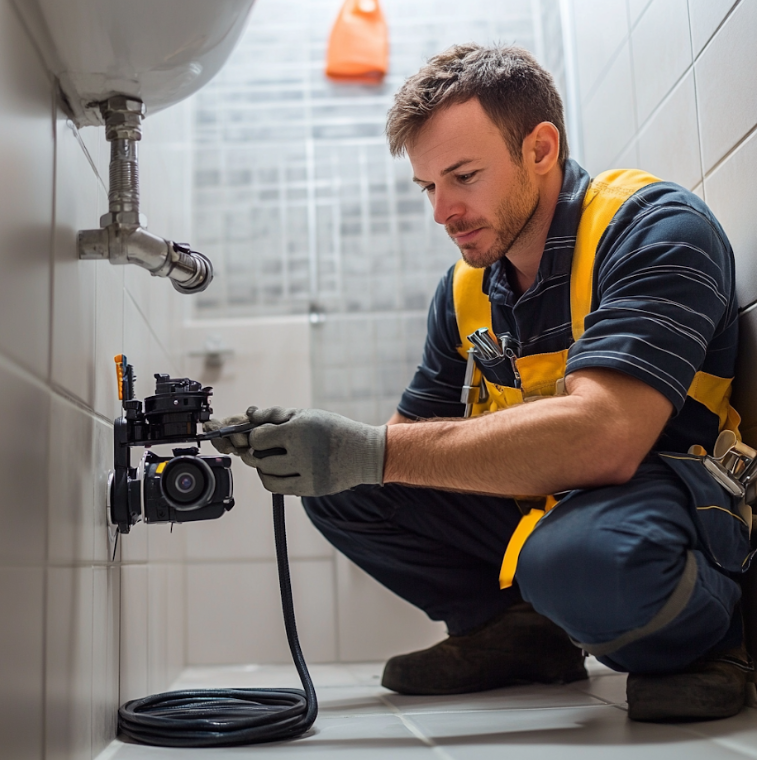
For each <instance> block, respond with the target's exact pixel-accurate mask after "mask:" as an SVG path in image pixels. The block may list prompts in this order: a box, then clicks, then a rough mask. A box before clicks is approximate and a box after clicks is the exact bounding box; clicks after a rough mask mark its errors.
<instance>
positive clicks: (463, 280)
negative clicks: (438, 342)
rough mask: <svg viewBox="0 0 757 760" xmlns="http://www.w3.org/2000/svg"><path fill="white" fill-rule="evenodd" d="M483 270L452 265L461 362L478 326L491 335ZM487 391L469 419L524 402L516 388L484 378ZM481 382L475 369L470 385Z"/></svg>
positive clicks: (489, 306) (489, 309) (464, 264)
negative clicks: (471, 336)
mask: <svg viewBox="0 0 757 760" xmlns="http://www.w3.org/2000/svg"><path fill="white" fill-rule="evenodd" d="M485 271H486V270H485V269H474V268H473V267H472V266H470V265H469V264H466V263H465V262H464V261H463V260H462V259H460V260H459V261H458V262H457V264H455V271H454V274H453V277H452V301H453V303H454V305H455V316H456V318H457V329H458V332H459V334H460V345H459V346H458V349H457V351H458V353H459V354H460V356H462V357H463V359H467V358H468V349H469V348H471V346H472V345H473V344H472V343H471V342H470V341H469V340H468V336H469V335H470V334H471V333H472V332H475V331H476V330H478V329H479V328H480V327H486V328H487V329H488V330H489V332H490V333H491V334H492V335H494V328H493V327H492V309H491V304H490V303H489V297H488V296H487V295H486V293H484V291H483V286H484V272H485ZM483 379H484V382H485V383H486V388H487V390H488V392H489V398H488V400H487V401H485V402H483V403H480V404H473V409H472V413H471V416H473V417H476V416H478V415H479V414H483V413H484V412H496V411H497V410H498V409H506V408H507V407H508V406H513V404H520V403H521V402H522V401H523V394H522V393H521V391H520V390H519V389H518V388H508V387H507V386H504V385H497V384H495V383H490V382H489V381H488V380H486V378H483ZM481 380H482V376H481V370H480V369H479V368H478V367H476V369H475V371H474V373H473V380H472V382H471V385H479V383H480V382H481Z"/></svg>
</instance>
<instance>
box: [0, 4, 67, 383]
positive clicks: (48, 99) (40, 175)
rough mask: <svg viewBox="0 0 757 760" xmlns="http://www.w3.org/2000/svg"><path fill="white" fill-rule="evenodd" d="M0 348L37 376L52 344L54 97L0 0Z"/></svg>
mask: <svg viewBox="0 0 757 760" xmlns="http://www.w3.org/2000/svg"><path fill="white" fill-rule="evenodd" d="M0 101H1V102H2V104H3V117H2V119H0V166H2V167H3V185H2V188H3V189H2V191H0V229H1V230H2V236H0V266H2V270H3V276H2V277H1V278H0V304H2V313H3V318H2V319H0V352H3V353H5V354H6V355H7V356H10V357H12V358H13V359H14V360H15V361H17V362H19V363H20V364H22V365H24V366H25V367H26V368H28V369H29V370H31V371H32V372H34V373H35V374H36V375H38V376H39V377H42V378H46V377H47V374H48V360H49V347H50V261H51V245H50V242H51V241H50V236H51V229H52V218H53V217H52V215H53V162H54V156H53V149H54V130H53V103H52V93H51V87H50V83H49V79H48V76H47V73H46V71H45V70H44V69H43V67H42V64H41V63H40V60H39V58H38V57H37V53H36V52H35V50H34V48H33V47H32V45H31V42H30V41H29V38H28V37H27V35H26V33H25V31H24V29H23V28H22V27H21V25H20V23H19V21H18V18H17V16H16V12H15V10H14V9H13V8H12V7H11V5H10V3H9V2H7V0H5V1H4V2H2V3H0Z"/></svg>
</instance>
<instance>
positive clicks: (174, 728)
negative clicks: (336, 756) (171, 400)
mask: <svg viewBox="0 0 757 760" xmlns="http://www.w3.org/2000/svg"><path fill="white" fill-rule="evenodd" d="M273 530H274V535H275V539H276V562H277V564H278V569H279V587H280V588H281V606H282V609H283V612H284V626H285V628H286V634H287V641H288V642H289V650H290V652H291V653H292V659H293V660H294V665H295V667H296V668H297V673H298V675H299V676H300V681H301V682H302V686H303V689H304V691H303V690H302V689H191V690H188V691H169V692H164V693H163V694H153V695H152V696H150V697H144V698H142V699H133V700H131V702H126V704H124V705H122V706H121V708H120V709H119V711H118V718H119V721H118V727H119V729H120V731H121V733H123V734H124V735H125V736H128V737H129V738H130V739H133V740H134V741H136V742H139V743H141V744H154V745H157V746H160V747H231V746H238V745H242V744H259V743H260V742H272V741H279V740H282V739H295V738H297V737H298V736H301V735H302V734H304V733H305V732H306V731H307V730H308V729H309V728H310V727H311V726H312V725H313V723H314V722H315V718H316V716H317V715H318V701H317V699H316V695H315V688H314V687H313V681H312V679H311V678H310V673H309V672H308V668H307V665H306V664H305V658H304V657H303V656H302V649H301V648H300V641H299V639H298V637H297V627H296V624H295V620H294V604H293V602H292V584H291V579H290V576H289V557H288V552H287V543H286V527H285V523H284V497H283V496H281V495H280V494H274V495H273Z"/></svg>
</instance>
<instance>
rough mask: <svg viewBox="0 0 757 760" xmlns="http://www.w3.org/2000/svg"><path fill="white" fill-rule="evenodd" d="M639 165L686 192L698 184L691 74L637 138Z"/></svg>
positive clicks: (697, 135) (697, 142) (698, 168)
mask: <svg viewBox="0 0 757 760" xmlns="http://www.w3.org/2000/svg"><path fill="white" fill-rule="evenodd" d="M639 164H640V165H641V166H643V167H644V169H645V171H648V172H650V173H651V174H655V175H656V176H658V177H660V178H661V179H665V180H669V181H670V182H677V183H678V184H679V185H683V186H684V187H685V188H688V189H691V188H692V187H694V186H695V185H698V184H699V183H700V182H701V181H702V167H701V161H700V157H699V129H698V128H697V104H696V92H695V89H694V72H693V71H689V73H688V74H687V75H686V76H685V77H684V78H683V80H682V81H681V82H680V83H679V85H678V86H677V87H676V88H675V90H673V92H672V93H671V94H670V96H669V97H668V98H667V99H666V100H665V102H664V103H663V104H662V105H661V106H660V108H659V109H658V110H657V112H656V113H655V114H654V116H653V117H652V118H651V120H650V121H649V123H648V124H647V125H646V127H645V128H644V129H643V130H642V132H641V134H640V135H639Z"/></svg>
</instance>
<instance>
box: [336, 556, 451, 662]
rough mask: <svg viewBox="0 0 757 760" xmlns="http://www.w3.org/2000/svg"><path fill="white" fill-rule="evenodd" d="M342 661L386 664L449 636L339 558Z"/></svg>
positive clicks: (404, 602) (414, 608)
mask: <svg viewBox="0 0 757 760" xmlns="http://www.w3.org/2000/svg"><path fill="white" fill-rule="evenodd" d="M336 567H337V592H338V595H339V596H338V609H339V660H340V661H341V662H360V661H366V660H383V659H386V658H388V657H391V656H392V655H395V654H401V653H403V652H411V651H414V650H416V649H424V648H425V647H427V646H431V645H432V644H435V643H436V642H438V641H441V640H442V639H443V638H444V637H445V635H446V627H445V626H444V624H443V623H435V622H432V621H431V620H429V619H428V617H427V616H426V614H425V613H424V612H421V610H419V609H418V608H416V607H413V605H411V604H409V603H408V602H406V601H404V599H400V598H399V597H398V596H396V595H395V594H393V593H392V592H391V591H389V590H388V589H386V588H384V586H382V585H381V584H379V583H378V582H377V581H375V580H374V579H373V578H371V577H370V576H369V575H368V574H367V573H364V572H363V571H362V570H361V569H360V568H359V567H357V566H356V565H354V564H353V563H352V562H350V560H348V559H347V558H346V557H344V556H342V555H339V554H338V555H337V564H336Z"/></svg>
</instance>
